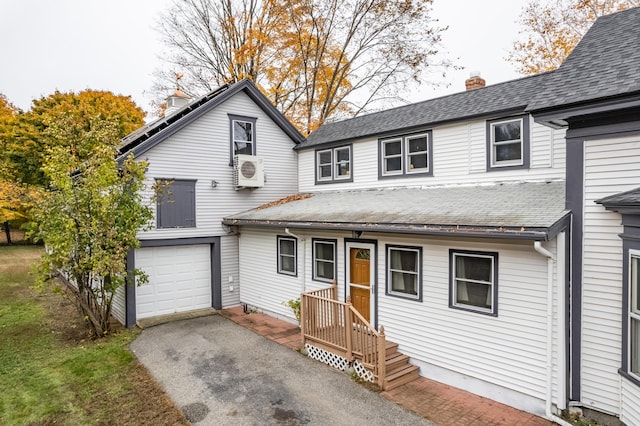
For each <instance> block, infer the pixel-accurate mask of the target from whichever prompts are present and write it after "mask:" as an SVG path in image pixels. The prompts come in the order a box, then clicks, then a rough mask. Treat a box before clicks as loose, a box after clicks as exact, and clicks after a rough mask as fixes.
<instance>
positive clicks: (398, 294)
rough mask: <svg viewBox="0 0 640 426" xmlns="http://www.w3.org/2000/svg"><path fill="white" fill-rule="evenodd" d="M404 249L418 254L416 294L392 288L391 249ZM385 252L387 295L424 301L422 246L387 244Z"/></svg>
mask: <svg viewBox="0 0 640 426" xmlns="http://www.w3.org/2000/svg"><path fill="white" fill-rule="evenodd" d="M394 249H395V250H403V251H412V252H415V253H417V254H418V257H417V259H418V265H417V266H418V270H417V271H416V275H417V277H418V280H417V287H418V288H417V289H416V295H415V296H413V295H410V294H407V293H401V292H397V291H394V290H393V289H392V288H391V272H392V271H391V250H394ZM384 252H385V295H387V296H391V297H397V298H400V299H406V300H412V301H414V302H422V275H423V273H422V247H421V246H404V245H398V244H385V248H384Z"/></svg>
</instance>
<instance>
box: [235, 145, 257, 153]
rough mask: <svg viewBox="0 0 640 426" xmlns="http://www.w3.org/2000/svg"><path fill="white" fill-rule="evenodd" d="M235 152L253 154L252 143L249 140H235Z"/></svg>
mask: <svg viewBox="0 0 640 426" xmlns="http://www.w3.org/2000/svg"><path fill="white" fill-rule="evenodd" d="M235 145H236V154H240V155H253V144H252V143H250V142H236V143H235Z"/></svg>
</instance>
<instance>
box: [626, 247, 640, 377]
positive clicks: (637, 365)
mask: <svg viewBox="0 0 640 426" xmlns="http://www.w3.org/2000/svg"><path fill="white" fill-rule="evenodd" d="M629 260H630V262H629V263H630V265H629V266H630V274H629V367H628V368H629V373H630V374H631V375H633V376H634V377H635V378H636V379H637V380H640V252H638V251H631V252H630V259H629Z"/></svg>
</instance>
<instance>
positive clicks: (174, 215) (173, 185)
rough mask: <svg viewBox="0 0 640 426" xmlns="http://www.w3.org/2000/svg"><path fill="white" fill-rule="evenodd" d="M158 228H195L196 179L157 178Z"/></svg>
mask: <svg viewBox="0 0 640 426" xmlns="http://www.w3.org/2000/svg"><path fill="white" fill-rule="evenodd" d="M156 187H157V188H158V191H157V192H158V196H157V200H156V222H157V227H158V228H195V226H196V181H195V180H181V179H156Z"/></svg>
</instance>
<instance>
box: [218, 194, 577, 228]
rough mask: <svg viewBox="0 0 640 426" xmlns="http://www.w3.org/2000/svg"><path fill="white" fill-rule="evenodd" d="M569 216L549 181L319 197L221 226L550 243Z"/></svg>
mask: <svg viewBox="0 0 640 426" xmlns="http://www.w3.org/2000/svg"><path fill="white" fill-rule="evenodd" d="M567 213H568V212H567V211H566V210H565V185H564V182H562V181H553V182H528V183H524V182H520V183H503V184H494V185H482V186H453V187H451V186H447V187H444V186H443V187H425V188H390V189H372V190H353V191H328V192H320V193H315V194H313V195H312V196H311V197H309V198H305V199H302V200H297V201H291V202H288V203H284V204H278V205H274V206H271V207H267V208H258V209H253V210H249V211H246V212H242V213H238V214H234V215H231V216H228V217H227V218H225V220H224V223H225V224H227V225H257V226H280V227H281V226H290V227H308V228H334V229H349V230H372V231H373V230H375V231H390V232H408V233H423V234H465V235H478V236H488V235H490V236H503V237H518V238H523V239H526V238H530V239H542V238H544V239H548V238H549V237H550V236H551V234H552V233H553V230H552V228H554V226H556V225H558V223H559V222H560V221H562V219H563V218H564V217H565V216H566V215H567Z"/></svg>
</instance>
